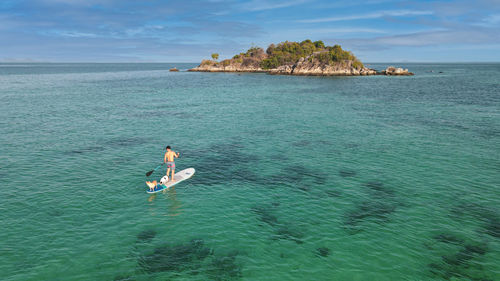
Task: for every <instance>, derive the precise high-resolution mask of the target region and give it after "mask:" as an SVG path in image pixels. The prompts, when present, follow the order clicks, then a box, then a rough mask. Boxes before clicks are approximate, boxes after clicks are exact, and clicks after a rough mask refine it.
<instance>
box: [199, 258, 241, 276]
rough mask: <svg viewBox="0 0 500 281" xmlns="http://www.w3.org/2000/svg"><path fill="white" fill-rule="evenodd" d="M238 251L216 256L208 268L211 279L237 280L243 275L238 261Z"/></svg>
mask: <svg viewBox="0 0 500 281" xmlns="http://www.w3.org/2000/svg"><path fill="white" fill-rule="evenodd" d="M237 255H238V252H237V251H233V252H230V253H228V254H226V255H220V256H214V257H213V259H212V262H211V263H210V265H209V268H208V270H207V275H208V276H210V280H235V279H239V278H241V277H242V273H241V266H240V265H239V264H238V263H237V262H236V257H237Z"/></svg>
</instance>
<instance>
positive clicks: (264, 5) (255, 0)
mask: <svg viewBox="0 0 500 281" xmlns="http://www.w3.org/2000/svg"><path fill="white" fill-rule="evenodd" d="M307 1H308V0H295V1H280V2H274V3H272V2H271V1H263V0H252V1H250V2H248V3H245V4H243V5H241V6H240V8H241V9H243V10H246V11H250V12H256V11H264V10H273V9H280V8H287V7H291V6H296V5H300V4H303V3H305V2H307Z"/></svg>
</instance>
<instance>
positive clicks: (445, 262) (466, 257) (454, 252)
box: [428, 234, 493, 281]
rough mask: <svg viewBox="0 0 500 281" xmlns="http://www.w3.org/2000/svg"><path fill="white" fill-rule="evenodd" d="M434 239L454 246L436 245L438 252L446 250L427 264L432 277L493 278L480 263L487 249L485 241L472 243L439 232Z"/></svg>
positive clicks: (446, 278)
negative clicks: (478, 261)
mask: <svg viewBox="0 0 500 281" xmlns="http://www.w3.org/2000/svg"><path fill="white" fill-rule="evenodd" d="M434 239H435V240H436V241H438V242H439V243H441V244H443V245H444V244H452V245H454V247H452V248H451V249H450V247H444V248H441V247H439V245H437V246H438V248H439V249H438V250H439V253H442V252H443V251H445V252H448V253H447V254H445V255H438V256H440V260H439V261H437V262H434V263H430V264H429V265H428V268H429V272H430V274H431V275H433V276H434V277H439V278H443V279H445V280H452V279H457V278H458V279H460V278H465V279H466V280H474V281H476V280H477V281H480V280H493V279H491V277H492V276H489V275H490V273H488V272H485V271H484V270H483V267H482V266H481V265H480V263H477V262H476V260H478V259H480V258H481V257H482V256H483V255H485V254H486V253H487V251H488V246H487V244H486V243H474V242H470V241H467V240H466V239H460V238H457V237H456V236H454V235H450V234H440V235H438V236H435V237H434Z"/></svg>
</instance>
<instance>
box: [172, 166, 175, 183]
mask: <svg viewBox="0 0 500 281" xmlns="http://www.w3.org/2000/svg"><path fill="white" fill-rule="evenodd" d="M174 175H175V167H172V181H175V178H174Z"/></svg>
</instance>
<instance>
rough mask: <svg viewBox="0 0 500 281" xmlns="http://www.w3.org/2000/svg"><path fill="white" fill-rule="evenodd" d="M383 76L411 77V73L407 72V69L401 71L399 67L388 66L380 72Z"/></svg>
mask: <svg viewBox="0 0 500 281" xmlns="http://www.w3.org/2000/svg"><path fill="white" fill-rule="evenodd" d="M381 74H383V75H413V73H412V72H409V71H408V69H403V68H401V67H394V66H389V67H388V68H386V69H385V70H382V71H381Z"/></svg>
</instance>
